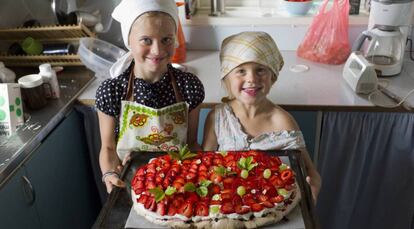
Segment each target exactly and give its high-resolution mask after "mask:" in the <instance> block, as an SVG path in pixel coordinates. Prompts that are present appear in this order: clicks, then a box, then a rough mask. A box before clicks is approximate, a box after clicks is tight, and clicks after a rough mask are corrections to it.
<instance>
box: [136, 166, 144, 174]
mask: <svg viewBox="0 0 414 229" xmlns="http://www.w3.org/2000/svg"><path fill="white" fill-rule="evenodd" d="M143 175H145V169H144V167H141V168H139V169H138V170H137V172H136V174H135V176H143Z"/></svg>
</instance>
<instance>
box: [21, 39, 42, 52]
mask: <svg viewBox="0 0 414 229" xmlns="http://www.w3.org/2000/svg"><path fill="white" fill-rule="evenodd" d="M22 49H23V51H25V52H26V53H27V54H29V55H39V54H41V53H42V50H43V45H42V43H40V42H39V41H38V40H35V39H34V38H33V37H26V38H25V39H24V40H23V43H22Z"/></svg>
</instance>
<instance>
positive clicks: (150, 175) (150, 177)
mask: <svg viewBox="0 0 414 229" xmlns="http://www.w3.org/2000/svg"><path fill="white" fill-rule="evenodd" d="M145 178H146V180H147V181H153V180H155V173H151V172H147V174H145Z"/></svg>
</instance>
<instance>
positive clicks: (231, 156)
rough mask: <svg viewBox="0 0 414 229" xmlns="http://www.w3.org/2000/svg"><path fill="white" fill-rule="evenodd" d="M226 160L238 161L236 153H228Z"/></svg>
mask: <svg viewBox="0 0 414 229" xmlns="http://www.w3.org/2000/svg"><path fill="white" fill-rule="evenodd" d="M224 161H225V162H229V161H236V160H235V157H234V154H232V153H228V154H227V155H226V156H225V157H224Z"/></svg>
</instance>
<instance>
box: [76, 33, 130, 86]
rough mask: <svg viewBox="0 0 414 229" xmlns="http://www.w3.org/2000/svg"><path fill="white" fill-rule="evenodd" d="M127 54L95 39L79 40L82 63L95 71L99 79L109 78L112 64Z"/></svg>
mask: <svg viewBox="0 0 414 229" xmlns="http://www.w3.org/2000/svg"><path fill="white" fill-rule="evenodd" d="M125 53H126V52H125V51H124V50H123V49H121V48H118V47H117V46H115V45H113V44H110V43H108V42H106V41H103V40H99V39H95V38H81V39H80V40H79V49H78V55H79V58H80V60H81V61H82V63H83V64H84V65H85V66H86V67H88V68H89V69H91V70H92V71H94V72H95V73H96V76H97V77H102V78H108V77H109V69H110V68H111V66H112V64H113V63H115V61H117V60H118V58H120V57H121V56H123V55H124V54H125Z"/></svg>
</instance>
